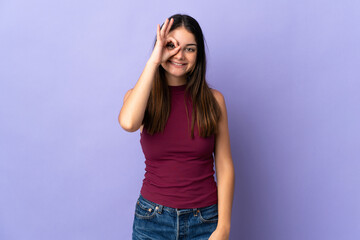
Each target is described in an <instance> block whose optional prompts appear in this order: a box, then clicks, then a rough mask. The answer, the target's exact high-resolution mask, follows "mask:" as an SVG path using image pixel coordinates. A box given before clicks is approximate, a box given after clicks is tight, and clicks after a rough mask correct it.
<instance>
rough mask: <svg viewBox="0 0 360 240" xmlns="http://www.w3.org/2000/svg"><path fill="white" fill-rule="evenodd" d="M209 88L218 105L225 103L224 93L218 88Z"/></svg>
mask: <svg viewBox="0 0 360 240" xmlns="http://www.w3.org/2000/svg"><path fill="white" fill-rule="evenodd" d="M210 90H211V92H212V94H213V96H214V97H215V99H216V101H217V102H218V104H219V105H220V107H222V106H224V105H225V98H224V95H223V94H222V93H221V92H220V91H219V90H216V89H214V88H210Z"/></svg>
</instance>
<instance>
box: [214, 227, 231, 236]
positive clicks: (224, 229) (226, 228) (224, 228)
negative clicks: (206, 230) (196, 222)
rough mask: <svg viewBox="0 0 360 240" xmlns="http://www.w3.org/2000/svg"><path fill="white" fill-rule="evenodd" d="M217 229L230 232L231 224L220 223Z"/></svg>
mask: <svg viewBox="0 0 360 240" xmlns="http://www.w3.org/2000/svg"><path fill="white" fill-rule="evenodd" d="M216 229H217V230H218V231H220V232H223V233H226V234H230V225H218V226H217V227H216Z"/></svg>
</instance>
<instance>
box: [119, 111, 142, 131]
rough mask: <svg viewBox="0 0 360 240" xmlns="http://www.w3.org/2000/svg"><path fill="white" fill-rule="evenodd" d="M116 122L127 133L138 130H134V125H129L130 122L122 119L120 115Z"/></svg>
mask: <svg viewBox="0 0 360 240" xmlns="http://www.w3.org/2000/svg"><path fill="white" fill-rule="evenodd" d="M118 122H119V124H120V126H121V128H122V129H124V130H125V131H127V132H135V131H136V130H138V128H136V127H135V126H134V124H132V123H131V121H127V120H124V119H122V118H121V116H120V115H119V117H118Z"/></svg>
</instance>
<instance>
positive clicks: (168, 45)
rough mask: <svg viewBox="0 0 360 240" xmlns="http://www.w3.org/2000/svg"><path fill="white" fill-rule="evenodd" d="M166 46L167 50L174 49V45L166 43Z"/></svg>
mask: <svg viewBox="0 0 360 240" xmlns="http://www.w3.org/2000/svg"><path fill="white" fill-rule="evenodd" d="M166 46H167V47H169V48H174V47H175V46H174V44H172V43H168V44H167V45H166Z"/></svg>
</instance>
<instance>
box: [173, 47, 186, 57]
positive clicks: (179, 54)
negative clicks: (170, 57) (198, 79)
mask: <svg viewBox="0 0 360 240" xmlns="http://www.w3.org/2000/svg"><path fill="white" fill-rule="evenodd" d="M174 58H176V59H184V53H183V51H182V48H180V50H179V51H178V52H177V53H176V54H175V55H174Z"/></svg>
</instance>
